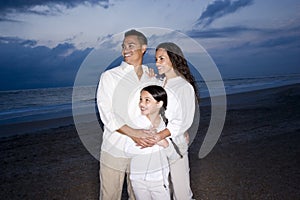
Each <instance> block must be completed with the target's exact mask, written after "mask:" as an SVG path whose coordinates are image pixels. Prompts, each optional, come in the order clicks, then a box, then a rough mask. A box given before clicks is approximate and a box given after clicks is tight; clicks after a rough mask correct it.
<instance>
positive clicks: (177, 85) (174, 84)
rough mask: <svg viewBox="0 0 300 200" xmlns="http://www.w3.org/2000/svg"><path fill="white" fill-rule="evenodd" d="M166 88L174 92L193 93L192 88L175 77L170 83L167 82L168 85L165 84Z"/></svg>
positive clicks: (181, 79) (180, 78)
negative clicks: (190, 91) (186, 91)
mask: <svg viewBox="0 0 300 200" xmlns="http://www.w3.org/2000/svg"><path fill="white" fill-rule="evenodd" d="M166 87H167V88H169V89H171V90H175V91H178V90H192V91H194V89H193V86H192V85H191V84H190V83H189V82H188V81H187V80H185V79H184V78H182V77H176V78H174V79H173V80H172V81H169V84H167V85H166Z"/></svg>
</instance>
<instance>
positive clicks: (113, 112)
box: [97, 62, 159, 157]
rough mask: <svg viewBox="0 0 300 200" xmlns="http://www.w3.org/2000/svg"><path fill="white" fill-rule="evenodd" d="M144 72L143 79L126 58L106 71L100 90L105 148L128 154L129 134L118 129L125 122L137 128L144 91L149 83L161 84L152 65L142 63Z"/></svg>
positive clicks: (108, 150)
mask: <svg viewBox="0 0 300 200" xmlns="http://www.w3.org/2000/svg"><path fill="white" fill-rule="evenodd" d="M142 68H143V75H142V77H141V79H140V80H139V79H138V77H137V75H136V73H135V71H134V66H132V65H129V64H127V63H126V62H122V63H121V65H120V66H118V67H115V68H113V69H110V70H108V71H105V72H104V73H102V75H101V78H100V82H99V85H98V90H97V105H98V109H99V113H100V117H101V120H102V122H103V124H104V132H103V141H102V146H101V150H102V151H106V152H108V153H110V154H112V155H113V156H115V157H126V155H125V154H124V144H125V142H126V138H127V137H128V136H125V135H123V134H121V133H119V132H117V131H116V130H118V129H119V128H121V127H122V126H123V125H125V124H126V125H128V126H130V127H132V128H136V127H135V125H134V123H133V119H135V118H136V117H137V116H138V114H140V110H139V107H138V103H139V99H140V91H141V89H142V88H143V87H145V86H147V85H153V84H155V85H158V84H159V81H158V80H157V79H156V78H154V77H152V78H150V77H149V76H148V75H147V74H146V72H148V67H146V66H144V65H143V66H142Z"/></svg>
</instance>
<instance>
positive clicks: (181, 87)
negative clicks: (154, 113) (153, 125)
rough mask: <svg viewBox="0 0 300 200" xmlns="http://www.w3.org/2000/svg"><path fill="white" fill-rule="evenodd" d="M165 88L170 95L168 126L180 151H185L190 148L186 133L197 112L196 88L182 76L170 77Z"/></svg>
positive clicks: (167, 111) (167, 115)
mask: <svg viewBox="0 0 300 200" xmlns="http://www.w3.org/2000/svg"><path fill="white" fill-rule="evenodd" d="M164 81H166V80H164ZM164 88H165V90H166V92H167V95H168V105H167V110H166V113H165V114H166V117H167V118H168V120H169V123H168V125H167V128H168V130H169V131H170V133H171V137H172V139H173V141H174V142H175V143H176V144H177V146H178V147H179V149H180V152H181V153H184V152H186V151H187V149H188V144H187V143H186V139H185V137H184V133H185V132H186V131H187V130H188V129H189V128H190V127H191V125H192V123H193V120H194V114H195V92H194V88H193V86H192V85H191V84H190V83H189V82H187V81H186V80H185V79H183V78H182V77H180V76H177V77H175V78H171V79H168V80H167V82H166V84H165V86H164Z"/></svg>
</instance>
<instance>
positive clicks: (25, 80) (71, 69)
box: [0, 37, 91, 90]
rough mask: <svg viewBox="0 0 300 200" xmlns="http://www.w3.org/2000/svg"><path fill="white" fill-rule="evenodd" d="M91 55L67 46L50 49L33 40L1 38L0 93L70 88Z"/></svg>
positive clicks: (85, 51) (69, 45) (60, 45)
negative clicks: (60, 87)
mask: <svg viewBox="0 0 300 200" xmlns="http://www.w3.org/2000/svg"><path fill="white" fill-rule="evenodd" d="M90 51H91V49H90V48H87V49H84V50H79V49H76V48H75V47H74V45H73V44H69V43H63V44H59V45H57V46H56V47H54V48H49V47H46V46H36V41H34V40H22V39H20V38H12V37H10V38H5V37H1V38H0V56H1V59H0V70H1V77H0V90H10V89H23V88H41V87H58V86H72V85H73V83H74V79H75V76H76V73H77V70H78V68H79V67H80V65H81V63H82V62H83V60H84V59H85V57H86V56H87V55H88V54H89V52H90Z"/></svg>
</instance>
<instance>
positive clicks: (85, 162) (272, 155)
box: [0, 84, 300, 199]
mask: <svg viewBox="0 0 300 200" xmlns="http://www.w3.org/2000/svg"><path fill="white" fill-rule="evenodd" d="M299 100H300V84H294V85H289V86H283V87H279V88H273V89H266V90H261V91H255V92H247V93H241V94H235V95H229V96H228V108H227V116H226V121H225V125H224V128H223V132H222V134H221V137H220V138H219V140H218V142H217V144H216V145H215V147H214V148H213V150H212V151H211V152H210V153H209V154H208V155H207V156H206V157H204V158H203V159H199V158H198V152H199V149H200V148H201V143H202V140H203V137H204V136H205V133H206V130H207V127H208V125H209V122H210V108H209V106H200V110H201V112H200V113H201V120H200V123H199V129H198V132H197V135H196V137H195V139H194V141H193V143H192V144H191V146H190V147H189V158H190V169H191V171H190V177H191V187H192V190H193V193H194V198H196V199H286V198H288V199H299V197H300V190H299V184H298V183H299V179H298V177H299V173H300V169H299V166H298V164H297V163H299V158H298V155H299V153H300V147H299V142H300V134H299V133H300V127H299V124H300V101H299ZM203 101H204V100H203ZM207 101H208V100H207ZM12 128H13V127H12ZM14 128H18V129H21V128H22V127H14ZM28 128H29V129H30V124H28ZM0 158H1V159H0V160H1V161H0V162H1V164H0V171H1V176H0V181H1V185H0V195H1V197H2V198H4V199H97V198H98V192H99V177H98V170H99V161H98V160H97V159H95V158H94V157H93V156H92V155H91V154H90V153H89V152H88V151H87V150H86V149H85V147H84V145H83V144H82V142H81V140H80V138H79V136H78V134H77V131H76V127H75V125H74V124H70V125H66V126H61V127H58V128H51V129H46V130H40V131H35V132H34V133H30V132H28V133H27V134H22V135H17V136H11V137H6V138H1V139H0ZM122 199H126V192H125V193H124V195H123V198H122Z"/></svg>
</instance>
